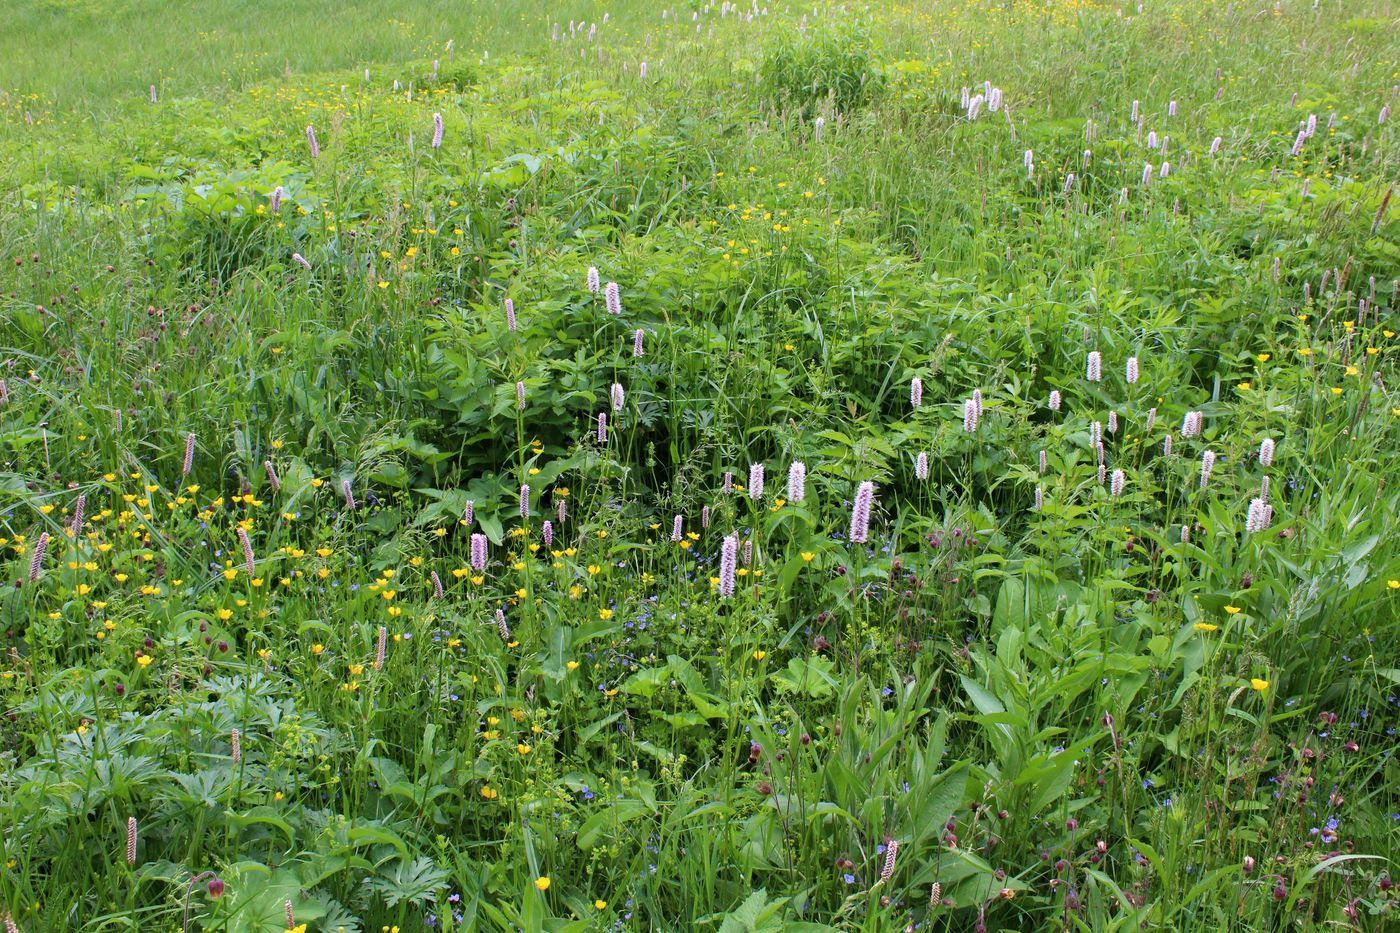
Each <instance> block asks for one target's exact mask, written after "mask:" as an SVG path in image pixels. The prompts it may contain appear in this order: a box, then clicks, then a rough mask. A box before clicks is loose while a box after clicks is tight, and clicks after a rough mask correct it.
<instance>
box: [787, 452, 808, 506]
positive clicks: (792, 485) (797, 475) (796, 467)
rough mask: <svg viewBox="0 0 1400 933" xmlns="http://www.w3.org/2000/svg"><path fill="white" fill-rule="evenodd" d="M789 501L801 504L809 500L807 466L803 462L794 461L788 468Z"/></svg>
mask: <svg viewBox="0 0 1400 933" xmlns="http://www.w3.org/2000/svg"><path fill="white" fill-rule="evenodd" d="M787 491H788V501H789V502H801V501H802V500H803V499H805V498H807V464H805V463H803V462H802V461H801V460H794V461H792V466H790V467H788V488H787Z"/></svg>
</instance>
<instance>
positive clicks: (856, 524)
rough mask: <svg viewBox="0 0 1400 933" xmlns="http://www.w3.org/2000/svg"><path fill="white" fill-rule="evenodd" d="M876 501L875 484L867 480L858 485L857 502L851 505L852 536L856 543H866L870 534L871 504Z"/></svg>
mask: <svg viewBox="0 0 1400 933" xmlns="http://www.w3.org/2000/svg"><path fill="white" fill-rule="evenodd" d="M874 501H875V484H874V483H872V482H871V481H870V480H866V481H864V482H863V483H861V484H860V486H858V487H856V500H855V504H854V505H853V506H852V507H851V534H850V538H851V541H853V542H854V543H856V544H864V543H865V542H866V539H867V538H868V537H869V534H870V506H871V505H872V504H873V503H874Z"/></svg>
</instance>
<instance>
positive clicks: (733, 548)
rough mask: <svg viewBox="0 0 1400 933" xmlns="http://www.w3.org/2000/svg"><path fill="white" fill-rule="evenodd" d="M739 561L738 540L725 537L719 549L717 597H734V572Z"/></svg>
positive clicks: (730, 536) (728, 536) (729, 536)
mask: <svg viewBox="0 0 1400 933" xmlns="http://www.w3.org/2000/svg"><path fill="white" fill-rule="evenodd" d="M738 559H739V539H738V538H737V537H735V536H734V535H727V536H726V537H725V539H724V543H723V544H722V545H720V549H719V595H720V596H722V597H724V598H726V599H727V598H728V597H730V596H733V595H734V570H735V564H737V563H738Z"/></svg>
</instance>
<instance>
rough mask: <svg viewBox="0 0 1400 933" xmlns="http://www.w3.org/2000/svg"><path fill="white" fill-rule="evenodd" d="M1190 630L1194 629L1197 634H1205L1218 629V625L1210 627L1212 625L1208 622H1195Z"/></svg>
mask: <svg viewBox="0 0 1400 933" xmlns="http://www.w3.org/2000/svg"><path fill="white" fill-rule="evenodd" d="M1192 628H1194V629H1195V630H1196V631H1198V632H1207V633H1209V632H1214V631H1215V630H1216V629H1218V628H1220V626H1218V625H1212V624H1211V623H1209V622H1197V623H1196V624H1195V625H1194V626H1192Z"/></svg>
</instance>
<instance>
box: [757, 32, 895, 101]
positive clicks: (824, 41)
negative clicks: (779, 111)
mask: <svg viewBox="0 0 1400 933" xmlns="http://www.w3.org/2000/svg"><path fill="white" fill-rule="evenodd" d="M873 52H874V50H873V44H872V42H871V39H870V37H869V36H867V35H866V34H865V33H864V32H863V31H862V30H861V29H860V28H859V27H856V26H852V25H840V26H827V27H823V28H820V29H811V30H807V31H806V32H803V33H801V34H797V35H793V34H786V35H784V36H783V37H782V38H780V39H779V40H778V41H777V42H776V43H774V45H773V46H772V47H771V48H770V49H769V50H768V52H767V54H766V55H765V56H764V59H763V65H762V68H761V72H760V73H761V74H762V77H763V84H764V87H765V90H766V93H767V96H768V97H769V98H770V99H771V100H772V101H773V102H774V103H775V104H777V105H778V106H780V107H796V108H800V109H801V111H802V113H803V115H804V116H811V115H812V114H813V113H814V112H815V111H816V110H817V109H818V107H819V106H820V105H821V104H822V102H823V101H829V102H830V104H831V106H832V107H833V108H834V109H835V110H837V111H838V112H843V113H844V112H848V111H851V110H853V109H855V108H857V107H860V106H862V105H864V104H866V103H868V102H869V101H871V100H872V99H874V98H875V97H876V96H877V95H878V94H879V93H880V92H881V91H882V90H883V89H884V86H885V80H884V75H883V74H882V73H881V71H880V67H879V65H878V64H877V63H876V62H875V57H874V54H873Z"/></svg>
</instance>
